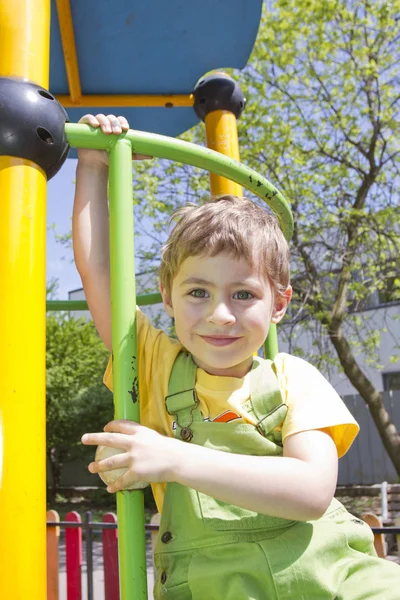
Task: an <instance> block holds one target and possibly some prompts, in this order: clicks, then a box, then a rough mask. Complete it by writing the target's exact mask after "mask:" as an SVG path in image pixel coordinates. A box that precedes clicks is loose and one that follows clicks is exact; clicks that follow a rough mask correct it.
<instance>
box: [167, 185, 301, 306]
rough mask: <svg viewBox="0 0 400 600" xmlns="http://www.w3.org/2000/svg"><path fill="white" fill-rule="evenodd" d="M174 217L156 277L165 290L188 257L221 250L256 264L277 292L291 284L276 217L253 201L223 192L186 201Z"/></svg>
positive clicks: (287, 254)
mask: <svg viewBox="0 0 400 600" xmlns="http://www.w3.org/2000/svg"><path fill="white" fill-rule="evenodd" d="M173 222H175V223H176V224H175V227H174V228H173V229H172V231H171V233H170V235H169V238H168V240H167V242H166V244H165V246H164V247H163V250H162V255H161V267H160V281H161V283H162V285H163V286H164V287H165V289H166V291H167V293H170V292H171V287H172V282H173V280H174V277H175V276H176V274H177V272H178V270H179V268H180V266H181V264H182V263H183V262H184V261H185V260H186V259H187V258H188V257H189V256H199V255H203V256H217V255H218V254H220V253H221V252H227V253H229V254H231V255H232V256H235V257H237V258H244V259H245V260H246V261H248V263H249V264H251V265H253V264H259V265H260V267H261V269H262V271H263V272H264V273H265V274H266V275H267V277H268V278H269V280H270V282H271V284H272V287H273V289H274V290H275V292H276V293H278V294H283V292H284V291H285V290H286V288H287V286H288V285H289V279H290V267H289V260H290V255H289V248H288V244H287V241H286V239H285V238H284V236H283V233H282V231H281V229H280V227H279V223H278V220H277V219H276V217H275V216H273V215H271V214H270V213H268V212H267V211H266V210H265V209H264V208H261V207H260V206H258V205H257V204H255V203H254V202H252V201H251V200H248V199H247V198H239V197H237V196H231V195H224V196H219V197H214V198H211V199H210V200H209V201H208V202H206V203H205V204H202V205H200V206H199V205H194V204H188V205H186V206H183V207H181V208H179V209H178V210H176V211H175V212H174V213H173V215H172V217H171V223H173Z"/></svg>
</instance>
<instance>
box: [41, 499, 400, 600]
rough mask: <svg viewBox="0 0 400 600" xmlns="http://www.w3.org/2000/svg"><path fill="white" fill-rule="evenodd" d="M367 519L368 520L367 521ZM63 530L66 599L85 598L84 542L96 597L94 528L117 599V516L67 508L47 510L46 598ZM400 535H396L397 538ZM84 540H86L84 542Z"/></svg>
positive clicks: (109, 594)
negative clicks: (94, 518) (96, 515)
mask: <svg viewBox="0 0 400 600" xmlns="http://www.w3.org/2000/svg"><path fill="white" fill-rule="evenodd" d="M367 522H368V521H367ZM61 529H62V530H65V570H66V586H67V589H66V594H64V595H65V596H66V597H67V598H68V600H84V598H83V595H82V577H83V569H82V567H83V564H84V562H83V546H84V545H85V552H84V554H85V563H86V583H87V596H86V600H95V596H94V586H93V572H94V568H93V542H94V532H95V531H100V532H101V545H102V557H103V566H102V568H103V574H104V599H105V600H119V578H118V543H117V537H118V534H117V517H116V515H115V514H114V513H106V514H105V515H104V516H103V520H102V521H101V522H99V521H92V512H91V511H87V512H85V515H84V518H83V520H82V517H81V515H80V514H79V513H78V512H76V511H72V512H69V513H68V514H67V515H66V517H65V521H60V519H59V515H58V513H57V512H56V511H54V510H50V511H48V513H47V600H59V599H60V593H59V592H60V591H59V573H60V564H59V550H60V530H61ZM158 529H159V525H158V524H156V523H150V524H146V525H145V530H146V533H147V534H151V533H152V532H157V531H158ZM372 530H373V532H374V534H375V540H376V542H377V543H379V544H380V545H382V538H381V537H379V536H381V535H382V534H385V535H386V534H391V535H396V536H400V526H396V527H372ZM398 539H399V538H398ZM83 540H84V541H85V544H84V545H83Z"/></svg>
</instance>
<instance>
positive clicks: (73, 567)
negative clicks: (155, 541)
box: [47, 510, 159, 600]
mask: <svg viewBox="0 0 400 600" xmlns="http://www.w3.org/2000/svg"><path fill="white" fill-rule="evenodd" d="M61 529H63V530H65V570H66V586H67V589H66V597H67V598H68V600H83V596H82V566H83V540H84V541H85V563H86V583H87V600H94V589H93V541H94V535H93V534H94V532H95V531H100V532H101V545H102V556H103V571H104V598H105V600H119V578H118V541H117V540H118V535H117V517H116V515H115V514H114V513H106V514H105V515H104V516H103V520H102V521H101V522H99V521H92V512H91V511H87V512H86V513H85V516H84V519H83V520H82V518H81V515H80V514H79V513H78V512H76V511H72V512H69V513H68V514H67V515H66V517H65V521H60V520H59V516H58V513H57V512H56V511H54V510H51V511H48V513H47V600H59V598H60V593H59V573H60V563H59V549H60V548H59V542H60V530H61ZM158 529H159V526H158V525H156V524H146V525H145V531H146V533H147V534H150V533H151V532H157V531H158Z"/></svg>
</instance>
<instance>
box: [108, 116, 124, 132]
mask: <svg viewBox="0 0 400 600" xmlns="http://www.w3.org/2000/svg"><path fill="white" fill-rule="evenodd" d="M107 119H108V121H109V124H110V127H111V129H112V132H113V133H116V134H119V133H122V127H121V123H120V122H119V119H118V118H117V117H116V116H115V115H107Z"/></svg>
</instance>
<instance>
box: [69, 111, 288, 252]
mask: <svg viewBox="0 0 400 600" xmlns="http://www.w3.org/2000/svg"><path fill="white" fill-rule="evenodd" d="M65 132H66V136H67V140H68V143H69V144H70V145H71V146H74V147H76V148H93V149H98V150H108V151H110V150H111V149H112V148H113V147H114V146H115V144H116V142H117V141H118V140H119V139H121V138H124V137H125V138H126V139H128V140H129V141H130V142H131V145H132V151H133V152H137V153H138V154H148V155H149V156H155V157H157V158H166V159H169V160H174V161H176V162H181V163H184V164H187V165H192V166H194V167H199V168H201V169H206V170H207V171H211V172H212V173H215V174H216V175H222V176H223V177H226V178H227V179H231V180H232V181H235V182H236V183H239V184H240V185H242V186H243V187H244V188H246V189H248V190H250V191H251V192H253V193H254V194H256V195H257V196H258V197H259V198H261V199H262V200H264V202H266V203H267V204H268V206H270V208H271V209H272V210H273V212H274V213H275V214H276V216H277V218H278V220H279V223H280V226H281V229H282V231H283V234H284V236H285V238H286V239H287V240H290V238H291V237H292V234H293V216H292V213H291V210H290V207H289V204H288V203H287V201H286V200H285V198H284V196H283V195H282V194H281V193H280V192H279V191H278V190H277V189H276V187H275V186H274V185H272V183H270V182H269V181H268V180H267V179H265V177H262V176H261V175H259V174H258V173H256V171H254V170H253V169H250V168H249V167H246V166H245V165H242V164H241V163H239V162H237V161H236V160H233V159H232V158H229V157H227V156H224V155H223V154H220V153H219V152H215V151H214V150H210V149H209V148H204V147H202V146H197V145H196V144H191V143H189V142H183V141H182V140H176V139H175V138H170V137H167V136H165V135H157V134H155V133H146V132H144V131H135V130H133V129H130V130H129V131H127V132H126V133H122V134H121V135H120V136H118V137H117V136H116V135H107V134H105V133H102V132H101V130H100V129H93V128H92V127H90V126H89V125H78V124H71V123H67V124H66V125H65Z"/></svg>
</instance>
